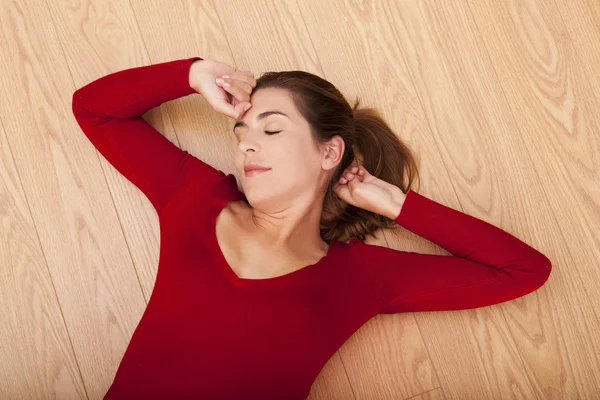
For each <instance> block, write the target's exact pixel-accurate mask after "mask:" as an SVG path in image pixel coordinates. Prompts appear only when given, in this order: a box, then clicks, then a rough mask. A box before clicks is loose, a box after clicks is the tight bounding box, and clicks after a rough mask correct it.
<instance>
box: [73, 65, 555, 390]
mask: <svg viewBox="0 0 600 400" xmlns="http://www.w3.org/2000/svg"><path fill="white" fill-rule="evenodd" d="M198 59H200V58H198V57H194V58H188V59H182V60H175V61H170V62H165V63H160V64H153V65H149V66H144V67H137V68H132V69H127V70H123V71H119V72H115V73H112V74H109V75H107V76H104V77H102V78H99V79H97V80H95V81H93V82H91V83H89V84H88V85H86V86H84V87H82V88H80V89H78V90H77V91H76V92H75V93H74V94H73V113H74V115H75V118H76V119H77V122H78V123H79V125H80V127H81V129H82V130H83V132H84V133H85V135H86V136H87V137H88V139H89V140H90V141H91V142H92V144H93V145H94V146H95V147H96V148H97V149H98V151H99V152H100V153H102V155H103V156H104V157H105V158H106V159H107V160H108V161H109V162H110V163H111V164H112V165H113V166H114V167H115V168H116V169H117V170H118V171H119V172H120V173H122V174H123V175H124V176H125V177H126V178H127V179H128V180H130V181H131V182H132V183H133V184H134V185H136V186H137V187H138V188H139V189H140V190H141V191H142V192H143V193H144V194H145V195H146V196H147V197H148V199H149V200H150V202H151V203H152V204H153V205H154V207H155V209H156V211H157V213H158V217H159V222H160V259H159V265H158V274H157V277H156V282H155V286H154V290H153V292H152V296H151V298H150V301H149V303H148V306H147V308H146V310H145V312H144V314H143V316H142V318H141V320H140V322H139V324H138V326H137V328H136V329H135V332H134V334H133V337H132V339H131V342H130V343H129V346H128V348H127V350H126V351H125V354H124V356H123V358H122V360H121V363H120V365H119V367H118V370H117V372H116V376H115V378H114V382H113V383H112V385H111V387H110V389H109V390H108V392H107V393H106V396H105V399H137V398H140V399H142V398H143V399H166V398H168V399H182V398H205V399H240V398H244V399H262V400H266V399H282V398H285V399H305V398H306V397H307V396H308V395H309V392H310V389H311V386H312V383H313V381H314V380H315V378H316V377H317V375H318V374H319V373H320V371H321V369H322V368H323V366H324V365H325V364H326V363H327V361H328V360H329V358H330V357H331V356H332V355H333V354H334V353H335V351H336V350H338V349H339V348H340V347H341V346H342V344H344V342H345V341H346V340H347V339H348V338H349V337H350V336H351V335H352V334H353V333H354V332H355V331H356V330H358V329H359V328H360V327H361V326H362V325H363V324H365V323H366V322H367V321H369V320H370V319H371V318H373V317H374V316H376V315H378V314H382V313H383V314H393V313H401V312H410V311H439V310H457V309H469V308H476V307H483V306H488V305H492V304H497V303H501V302H504V301H507V300H511V299H515V298H517V297H520V296H523V295H525V294H528V293H530V292H532V291H534V290H536V289H537V288H539V287H540V286H542V285H543V284H544V282H545V281H546V279H547V278H548V276H549V274H550V270H551V263H550V260H549V259H548V258H547V257H546V256H545V255H544V254H542V253H540V252H539V251H537V250H536V249H534V248H532V247H531V246H529V245H527V244H526V243H524V242H522V241H521V240H519V239H517V238H516V237H514V236H512V235H511V234H509V233H507V232H505V231H503V230H502V229H500V228H497V227H495V226H493V225H491V224H489V223H487V222H484V221H482V220H480V219H477V218H475V217H472V216H469V215H467V214H464V213H462V212H460V211H457V210H454V209H452V208H449V207H447V206H444V205H442V204H439V203H437V202H435V201H433V200H431V199H428V198H426V197H424V196H422V195H420V194H418V193H416V192H414V191H412V190H411V191H409V192H408V194H407V197H406V200H405V203H404V205H403V207H402V210H401V212H400V215H398V217H397V218H396V219H395V222H396V223H398V224H400V225H402V226H403V227H404V228H406V229H408V230H410V231H412V232H414V233H416V234H418V235H420V236H422V237H423V238H425V239H427V240H430V241H431V242H433V243H435V244H437V245H439V246H441V247H442V248H444V249H446V250H447V251H449V252H450V253H452V254H453V256H450V255H443V256H442V255H432V254H420V253H415V252H407V251H398V250H393V249H389V248H386V247H380V246H376V245H369V244H366V243H364V242H363V241H361V240H358V239H352V240H351V241H350V243H349V244H346V243H344V242H339V241H337V240H333V241H332V242H331V243H330V247H329V250H328V253H327V255H326V256H325V257H323V258H322V259H321V260H320V261H318V262H317V263H315V264H313V265H309V266H307V267H305V268H302V269H299V270H296V271H294V272H291V273H289V274H287V275H283V276H279V277H275V278H269V279H245V278H239V277H237V276H236V274H235V273H234V272H233V270H232V269H231V268H230V267H229V266H228V264H227V263H226V261H225V258H224V256H223V254H222V253H221V251H220V248H219V246H218V242H217V238H216V233H215V221H216V217H217V215H218V214H219V213H220V212H221V210H222V209H223V207H224V206H225V205H226V204H227V202H229V201H232V200H244V199H245V196H244V194H243V193H241V192H240V191H238V189H237V183H236V179H235V176H234V175H233V174H228V175H225V174H224V173H223V172H222V171H220V170H217V169H214V168H213V167H211V166H210V165H208V164H206V163H204V162H202V161H201V160H199V159H198V158H196V157H194V156H193V155H191V154H189V153H188V152H187V151H184V150H181V149H179V148H178V147H177V146H175V145H174V144H172V143H171V142H170V141H169V140H168V139H167V138H165V137H164V136H163V135H162V134H160V133H159V132H158V131H157V130H155V129H154V128H153V127H152V126H150V125H149V124H148V123H146V122H145V121H144V120H143V119H142V118H141V115H142V114H144V113H145V112H146V111H148V110H149V109H151V108H153V107H156V106H158V105H160V104H162V103H164V102H166V101H169V100H173V99H176V98H179V97H183V96H187V95H190V94H193V93H196V92H195V90H194V89H192V88H191V87H190V86H189V81H188V73H189V69H190V65H191V63H192V62H193V61H194V60H198Z"/></svg>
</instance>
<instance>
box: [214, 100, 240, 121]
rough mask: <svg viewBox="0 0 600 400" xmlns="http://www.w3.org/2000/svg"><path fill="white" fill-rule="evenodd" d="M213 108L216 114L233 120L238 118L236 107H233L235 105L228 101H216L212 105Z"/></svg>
mask: <svg viewBox="0 0 600 400" xmlns="http://www.w3.org/2000/svg"><path fill="white" fill-rule="evenodd" d="M211 106H212V108H213V109H214V110H215V111H216V112H218V113H220V114H223V115H227V116H228V117H231V118H237V111H236V110H235V107H233V105H231V104H230V103H228V102H227V101H226V100H223V99H219V100H216V101H214V102H213V104H211Z"/></svg>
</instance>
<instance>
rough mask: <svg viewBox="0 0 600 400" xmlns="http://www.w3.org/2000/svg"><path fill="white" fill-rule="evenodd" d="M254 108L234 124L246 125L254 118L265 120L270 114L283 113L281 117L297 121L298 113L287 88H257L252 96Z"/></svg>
mask: <svg viewBox="0 0 600 400" xmlns="http://www.w3.org/2000/svg"><path fill="white" fill-rule="evenodd" d="M250 103H251V104H252V108H251V109H250V110H248V112H246V113H244V114H243V115H242V118H241V119H239V120H237V121H236V123H235V125H234V126H233V130H234V132H235V129H236V128H237V127H246V126H248V124H249V123H250V122H251V121H253V120H264V119H266V118H267V117H269V116H270V115H281V117H279V118H281V119H286V120H288V121H292V122H294V121H296V120H297V118H298V113H297V112H296V107H295V106H294V103H293V100H292V98H291V96H290V94H289V92H288V91H287V90H285V89H277V88H265V89H260V90H257V91H256V92H254V93H252V95H251V96H250Z"/></svg>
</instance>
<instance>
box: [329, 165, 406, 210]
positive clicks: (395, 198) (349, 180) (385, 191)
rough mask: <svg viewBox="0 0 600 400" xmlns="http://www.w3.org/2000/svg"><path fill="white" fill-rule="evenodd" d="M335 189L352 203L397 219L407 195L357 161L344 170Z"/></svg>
mask: <svg viewBox="0 0 600 400" xmlns="http://www.w3.org/2000/svg"><path fill="white" fill-rule="evenodd" d="M333 191H334V192H335V194H337V195H338V197H339V198H340V199H342V200H343V201H345V202H346V203H348V204H350V205H353V206H355V207H359V208H362V209H364V210H367V211H371V212H374V213H376V214H380V215H383V216H386V217H388V218H390V219H395V218H396V217H397V216H398V214H400V209H401V208H402V204H403V202H404V198H405V197H406V195H405V194H404V193H403V192H402V191H401V190H400V188H399V187H398V186H395V185H392V184H391V183H387V182H385V181H383V180H381V179H379V178H377V177H375V176H373V175H371V174H370V173H369V171H367V170H366V169H365V168H364V167H363V166H362V165H358V164H356V163H353V164H352V165H350V167H348V168H346V169H345V170H344V172H343V173H342V176H341V177H340V179H339V181H338V182H337V183H336V184H335V185H334V187H333Z"/></svg>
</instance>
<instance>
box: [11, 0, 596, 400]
mask: <svg viewBox="0 0 600 400" xmlns="http://www.w3.org/2000/svg"><path fill="white" fill-rule="evenodd" d="M168 4H169V5H168V6H166V5H165V2H164V1H160V0H127V1H125V0H94V1H93V4H92V2H91V1H90V0H82V1H68V0H47V1H45V0H26V1H22V0H2V7H0V49H1V50H0V90H1V94H0V123H1V124H0V222H1V223H0V234H1V238H2V240H1V242H0V243H1V244H0V343H1V344H0V360H1V362H0V398H1V399H17V398H22V399H50V398H58V399H84V398H88V399H100V398H102V396H103V395H104V393H105V392H106V390H107V389H108V387H109V386H110V384H111V382H112V379H113V377H114V374H115V372H116V368H117V366H118V364H119V362H120V360H121V357H122V356H123V353H124V351H125V348H126V346H127V344H128V343H129V340H130V338H131V335H132V334H133V331H134V329H135V327H136V326H137V323H138V322H139V319H140V317H141V315H142V313H143V311H144V309H145V307H146V304H147V301H148V298H149V297H150V294H151V292H152V288H153V285H154V279H155V274H156V270H157V262H158V251H159V226H158V218H157V215H156V213H155V211H154V209H153V208H152V206H151V204H150V202H149V201H148V200H147V199H146V198H145V197H144V195H143V194H142V193H141V192H140V191H139V190H138V189H137V188H136V187H134V186H133V185H132V184H131V183H129V182H128V181H127V180H126V179H125V178H124V177H123V176H121V175H120V174H119V173H118V172H116V170H115V169H113V168H112V167H111V166H110V164H108V163H107V162H106V160H105V159H104V158H103V157H102V156H101V155H99V154H98V153H97V151H96V150H95V149H94V148H93V146H92V145H91V144H90V143H89V141H88V140H87V138H86V137H85V136H84V134H83V133H82V132H81V130H80V129H79V127H78V125H77V123H76V121H75V120H74V118H73V115H72V112H71V96H72V94H73V92H74V91H75V89H77V88H79V87H81V86H83V85H85V84H86V83H88V82H90V81H92V80H94V79H96V78H98V77H100V76H103V75H106V74H108V73H110V72H114V71H117V70H121V69H126V68H132V67H135V66H142V65H148V64H151V63H158V62H163V61H170V60H175V59H180V58H187V57H192V56H201V57H204V58H212V59H216V60H219V61H223V62H227V63H230V64H232V65H235V66H237V67H240V68H242V69H251V70H252V71H254V72H255V74H256V76H257V77H258V76H259V75H260V73H262V72H265V71H269V70H275V71H277V70H284V69H301V70H306V71H310V72H313V73H316V74H319V75H321V76H323V77H325V78H326V79H328V80H330V81H331V82H333V83H334V84H335V85H336V86H337V87H338V88H339V89H340V90H341V91H342V92H343V93H344V94H345V95H346V96H347V98H348V99H350V100H352V99H354V97H355V96H360V97H361V98H362V100H363V101H362V104H363V105H370V106H374V107H377V108H379V109H380V110H381V112H382V114H383V115H384V116H385V118H386V119H387V121H388V122H389V124H390V125H391V126H392V127H393V128H394V130H395V131H396V132H397V134H398V136H399V137H401V138H402V139H403V140H405V141H406V142H408V143H409V145H410V146H411V147H412V148H413V149H414V150H415V152H416V154H417V155H418V159H419V163H420V171H421V189H420V192H421V193H422V194H424V195H426V196H427V197H430V198H432V199H434V200H436V201H438V202H440V203H443V204H446V205H448V206H450V207H453V208H456V209H458V210H461V211H463V212H466V213H468V214H470V215H473V216H475V217H478V218H480V219H483V220H485V221H488V222H490V223H492V224H494V225H496V226H499V227H501V228H502V229H504V230H506V231H508V232H510V233H512V234H513V235H515V236H517V237H518V238H520V239H522V240H524V241H526V242H527V243H529V244H531V245H532V246H533V247H535V248H536V249H539V250H540V251H541V252H543V253H544V254H546V255H547V256H548V257H549V258H550V259H551V260H552V262H553V267H554V269H553V273H552V275H551V277H550V279H549V280H548V282H547V283H546V285H545V286H543V287H542V288H541V289H540V290H538V291H536V292H534V293H533V294H530V295H528V296H525V297H523V298H521V299H518V300H515V301H511V302H508V303H504V304H500V305H496V306H491V307H484V308H480V309H475V310H464V311H453V312H430V313H414V314H397V315H379V316H377V317H375V318H374V319H372V320H371V321H369V323H367V324H366V325H365V326H363V328H361V329H360V330H359V331H358V332H356V334H355V335H353V336H352V337H351V338H350V339H349V340H348V342H347V343H345V344H344V346H342V348H340V350H339V351H338V352H337V353H336V354H335V356H334V357H333V358H332V359H331V360H330V361H329V362H328V364H327V365H326V366H325V367H324V369H323V370H322V371H321V374H320V375H319V377H318V378H317V380H316V382H315V384H314V385H313V388H312V391H311V396H310V399H313V400H316V399H323V400H325V399H342V400H346V399H409V398H410V399H413V400H415V399H421V400H425V399H428V400H431V399H460V400H464V399H476V400H480V399H560V400H564V399H592V398H599V397H598V396H600V336H599V335H598V332H599V331H600V321H599V318H598V317H599V314H600V290H599V289H598V285H599V283H600V266H599V263H598V260H600V234H599V231H600V230H599V229H598V226H599V225H600V173H599V172H600V74H599V73H598V71H599V67H598V66H599V65H600V45H599V43H600V2H599V1H597V0H571V1H559V0H556V1H554V0H538V1H535V0H506V1H495V0H456V1H447V0H435V1H434V0H431V1H418V0H410V1H408V0H407V1H392V0H388V1H341V0H337V1H320V0H297V1H267V0H260V1H255V0H253V1H241V0H235V1H233V0H232V1H225V0H214V1H208V0H187V1H186V0H171V1H169V2H168ZM147 120H148V121H149V122H151V123H152V124H153V125H154V126H156V127H157V128H158V129H159V130H160V131H161V132H163V133H164V134H165V135H166V136H167V137H168V138H169V139H170V140H172V141H173V142H175V143H177V144H178V145H179V146H180V147H182V148H185V149H187V150H188V151H190V152H192V153H193V154H194V155H196V156H197V157H199V158H201V159H203V160H204V161H206V162H208V163H210V164H211V165H213V166H214V167H216V168H219V169H221V170H223V171H226V172H227V173H235V171H234V166H233V158H232V149H233V147H232V146H233V136H232V135H231V133H230V131H231V126H232V125H233V121H232V120H230V119H228V118H226V117H223V116H221V115H217V114H216V113H214V112H213V111H212V110H211V109H210V108H208V105H207V104H206V102H205V101H204V100H203V99H202V98H201V96H199V95H198V96H197V95H194V96H188V97H186V98H183V99H178V100H175V101H172V102H169V103H165V104H163V105H162V106H160V107H158V108H157V109H154V110H152V111H151V112H149V113H148V114H147ZM594 227H596V228H594ZM368 242H376V243H378V244H383V245H387V246H390V247H393V248H395V249H402V250H410V251H419V252H428V253H436V254H447V253H446V252H445V251H444V250H443V249H440V248H439V247H437V246H435V245H433V244H432V243H431V242H429V241H427V240H425V239H423V238H420V237H417V236H416V235H414V234H412V233H410V232H408V231H406V230H403V229H402V230H400V231H399V232H398V233H394V234H392V233H390V232H379V233H378V235H376V237H374V238H372V239H369V240H368Z"/></svg>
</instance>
